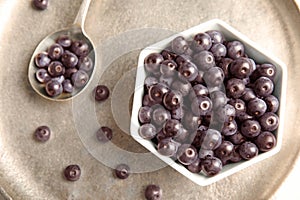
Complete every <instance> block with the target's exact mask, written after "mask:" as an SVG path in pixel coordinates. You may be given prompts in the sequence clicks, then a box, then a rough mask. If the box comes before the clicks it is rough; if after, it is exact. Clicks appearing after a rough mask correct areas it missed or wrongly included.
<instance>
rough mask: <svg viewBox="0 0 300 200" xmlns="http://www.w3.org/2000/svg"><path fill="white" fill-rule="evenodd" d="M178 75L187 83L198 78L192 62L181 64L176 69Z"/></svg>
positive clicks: (195, 67)
mask: <svg viewBox="0 0 300 200" xmlns="http://www.w3.org/2000/svg"><path fill="white" fill-rule="evenodd" d="M178 72H179V73H180V75H181V76H182V77H183V78H185V79H186V80H188V81H190V82H191V81H193V80H195V78H196V77H197V76H198V69H197V66H196V65H195V64H194V63H192V62H186V63H183V64H182V65H180V66H179V67H178Z"/></svg>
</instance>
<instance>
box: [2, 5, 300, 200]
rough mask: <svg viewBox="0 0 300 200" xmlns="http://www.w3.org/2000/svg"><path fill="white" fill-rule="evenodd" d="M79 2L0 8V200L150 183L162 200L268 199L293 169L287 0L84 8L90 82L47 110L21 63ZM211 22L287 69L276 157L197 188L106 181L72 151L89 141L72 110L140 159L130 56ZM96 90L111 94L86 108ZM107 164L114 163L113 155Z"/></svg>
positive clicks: (294, 115) (296, 143)
mask: <svg viewBox="0 0 300 200" xmlns="http://www.w3.org/2000/svg"><path fill="white" fill-rule="evenodd" d="M80 3H81V1H80V0H65V1H50V5H49V8H48V9H47V10H45V11H36V10H34V9H33V8H32V7H31V3H30V1H29V0H27V1H17V0H10V1H8V0H7V1H5V0H4V1H1V2H0V23H1V27H0V41H1V44H0V58H1V72H0V80H1V84H0V88H1V99H0V113H1V117H0V169H1V170H0V186H1V188H0V194H3V196H5V197H6V198H9V197H11V198H13V199H118V200H120V199H143V198H144V197H143V191H144V189H145V186H146V185H148V184H150V183H154V184H159V185H160V186H161V187H162V189H163V195H164V199H269V198H271V196H273V195H274V194H275V193H276V191H277V189H278V187H280V185H281V183H282V182H283V181H284V180H285V178H286V177H287V176H288V174H289V173H290V171H291V170H292V169H293V166H294V164H295V162H296V160H297V158H298V157H299V147H300V135H299V134H297V131H298V130H297V127H298V125H299V123H300V116H299V106H298V104H297V102H298V101H297V97H299V96H300V91H299V89H298V88H299V86H298V79H299V78H300V70H299V69H298V68H297V66H299V65H300V57H299V56H297V54H298V53H299V50H300V44H299V41H300V30H299V24H300V15H299V11H298V9H297V7H296V5H295V4H294V2H293V1H292V0H285V1H281V0H275V1H273V0H252V1H246V0H242V1H235V0H228V1H221V0H217V1H198V0H189V1H172V0H158V1H150V0H144V1H139V0H129V1H113V0H101V1H100V0H94V1H93V2H92V4H91V7H90V9H89V13H88V16H87V19H86V25H85V29H86V32H87V33H88V34H89V36H90V38H91V39H92V40H93V42H94V43H95V44H96V46H97V48H98V49H97V59H98V61H99V62H98V64H97V69H96V70H97V71H96V73H95V74H96V75H95V77H94V79H93V81H92V83H91V84H90V85H89V88H88V89H87V90H86V91H85V92H84V93H82V94H81V95H79V96H78V97H77V98H75V100H74V101H69V102H51V101H48V100H45V99H43V98H41V97H40V96H38V95H37V94H35V93H34V91H33V90H32V88H31V87H30V85H29V83H28V80H27V67H28V64H29V59H30V57H31V54H32V52H33V51H34V49H35V47H36V45H37V44H38V43H39V41H41V40H42V39H43V37H44V36H46V35H47V34H48V33H50V32H53V31H54V30H59V29H61V28H64V27H67V26H68V25H70V24H71V23H72V20H73V19H74V17H75V16H76V13H77V10H78V8H79V6H80ZM213 18H219V19H221V20H223V21H225V22H227V23H229V24H230V25H232V26H233V27H235V28H236V29H238V30H239V31H240V32H242V33H243V34H245V35H246V36H248V37H249V38H250V39H251V40H253V41H254V42H256V43H258V44H259V45H260V46H261V47H263V48H264V49H266V50H268V51H270V52H271V53H273V54H274V55H275V56H277V57H278V58H280V59H281V60H282V61H284V62H285V64H286V65H287V66H288V76H289V77H288V90H287V92H286V94H287V106H286V113H285V114H286V117H285V119H286V122H285V132H284V136H283V137H284V138H283V145H282V149H281V151H280V152H279V153H278V154H276V155H275V156H273V157H271V158H269V159H266V160H264V161H262V162H260V163H258V164H255V165H253V166H251V167H249V168H247V169H244V170H242V171H241V172H238V173H236V174H234V175H232V176H230V177H228V178H226V179H223V180H221V181H219V182H217V183H214V184H212V185H210V186H207V187H201V186H198V185H196V184H194V183H193V182H191V181H189V180H188V179H187V178H185V177H184V176H182V175H181V174H179V173H177V172H176V171H174V170H173V169H172V168H171V167H167V166H166V167H164V168H161V169H159V170H155V171H152V172H148V173H145V172H144V173H135V174H132V175H131V176H130V177H129V178H128V179H126V180H119V179H117V178H115V177H114V174H113V170H112V169H111V168H110V167H113V166H109V165H108V164H107V163H103V162H100V161H99V159H98V158H97V156H95V153H102V154H103V155H106V156H107V157H109V156H110V152H109V150H108V149H106V150H105V151H104V150H103V151H101V152H96V151H93V148H92V147H91V148H89V147H88V148H86V145H84V143H82V140H81V139H82V135H83V132H82V131H84V130H86V131H87V135H89V134H91V133H90V132H88V130H92V129H90V128H89V126H88V124H85V126H84V124H83V127H81V128H79V127H78V124H77V122H78V120H80V119H83V117H82V118H80V115H76V116H75V117H74V113H77V114H78V113H79V112H77V111H78V110H77V109H78V105H81V106H82V107H83V108H84V105H85V104H86V103H93V104H94V109H93V113H91V115H95V116H96V119H97V122H98V123H99V124H102V125H107V126H109V127H111V128H112V129H113V131H114V139H113V143H114V144H115V146H118V147H119V148H120V149H123V150H124V151H128V152H136V153H145V152H147V151H146V150H145V149H144V148H142V147H141V146H140V145H139V144H138V143H136V142H135V141H134V140H133V139H132V138H131V137H130V136H129V135H128V134H127V133H129V131H128V128H129V120H130V116H129V113H130V109H131V108H130V106H131V105H130V104H131V98H130V97H131V96H132V93H133V92H134V91H133V88H134V80H135V69H136V66H137V58H138V54H139V52H140V50H141V49H142V48H143V47H146V46H148V45H149V44H152V43H154V42H157V41H159V40H161V39H163V38H165V37H167V36H169V35H171V34H173V33H174V32H180V31H182V30H185V29H188V28H189V27H192V26H195V25H197V24H200V23H202V22H205V21H207V20H210V19H213ZM2 24H3V25H2ZM120 80H122V81H123V82H121V83H120ZM97 83H101V84H105V85H107V86H108V87H109V88H110V90H111V94H112V95H111V97H110V98H109V99H108V100H107V101H106V102H103V103H100V104H99V103H94V102H93V100H92V95H91V93H92V90H93V88H94V86H95V85H96V84H97ZM120 91H121V92H120ZM116 104H118V105H122V107H125V108H126V109H122V111H124V112H120V113H116V112H112V111H116V110H118V108H117V109H116V107H115V105H116ZM125 111H127V112H125ZM79 114H80V113H79ZM82 114H84V113H82ZM85 114H89V113H85ZM122 116H124V117H122ZM120 118H123V119H122V120H121V121H120ZM83 121H86V120H83ZM43 124H46V125H48V126H49V127H50V128H51V129H52V131H53V134H52V136H51V139H50V140H49V141H48V142H46V143H44V144H41V143H38V142H36V141H35V140H34V139H33V137H32V136H33V132H34V130H35V129H36V127H37V126H39V125H43ZM81 124H82V123H81ZM85 128H86V129H85ZM111 159H112V160H114V161H115V162H113V163H114V164H116V163H117V162H118V160H116V157H112V158H111ZM123 161H124V160H120V162H123ZM73 163H76V164H79V165H80V166H81V168H82V176H81V178H80V180H79V181H77V182H68V181H66V180H65V179H64V177H63V175H62V171H63V169H64V168H65V167H66V166H67V165H69V164H73ZM0 198H1V197H0Z"/></svg>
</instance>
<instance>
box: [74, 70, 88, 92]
mask: <svg viewBox="0 0 300 200" xmlns="http://www.w3.org/2000/svg"><path fill="white" fill-rule="evenodd" d="M71 79H72V83H73V85H74V87H76V88H82V87H83V86H85V85H86V84H87V82H88V81H89V75H88V74H87V73H86V72H85V71H83V70H78V71H77V72H75V73H74V74H72V77H71Z"/></svg>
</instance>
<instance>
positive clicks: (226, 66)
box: [217, 57, 233, 79]
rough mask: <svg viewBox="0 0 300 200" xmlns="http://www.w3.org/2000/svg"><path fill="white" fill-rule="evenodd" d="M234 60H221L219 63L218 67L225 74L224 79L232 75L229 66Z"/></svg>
mask: <svg viewBox="0 0 300 200" xmlns="http://www.w3.org/2000/svg"><path fill="white" fill-rule="evenodd" d="M232 61H233V60H232V59H231V58H227V57H226V58H221V60H220V61H219V63H218V65H217V66H218V67H220V68H221V69H222V70H223V72H224V77H225V78H226V79H228V78H230V76H231V74H230V73H229V66H230V64H231V62H232Z"/></svg>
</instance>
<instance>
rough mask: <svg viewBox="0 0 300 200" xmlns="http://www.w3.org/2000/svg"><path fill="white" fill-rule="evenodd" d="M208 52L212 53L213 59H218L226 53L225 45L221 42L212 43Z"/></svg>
mask: <svg viewBox="0 0 300 200" xmlns="http://www.w3.org/2000/svg"><path fill="white" fill-rule="evenodd" d="M210 52H211V53H212V54H213V55H214V57H215V60H216V61H219V60H221V59H222V58H224V57H225V56H226V54H227V49H226V47H225V46H224V45H223V44H221V43H216V44H213V45H212V47H211V48H210Z"/></svg>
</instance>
